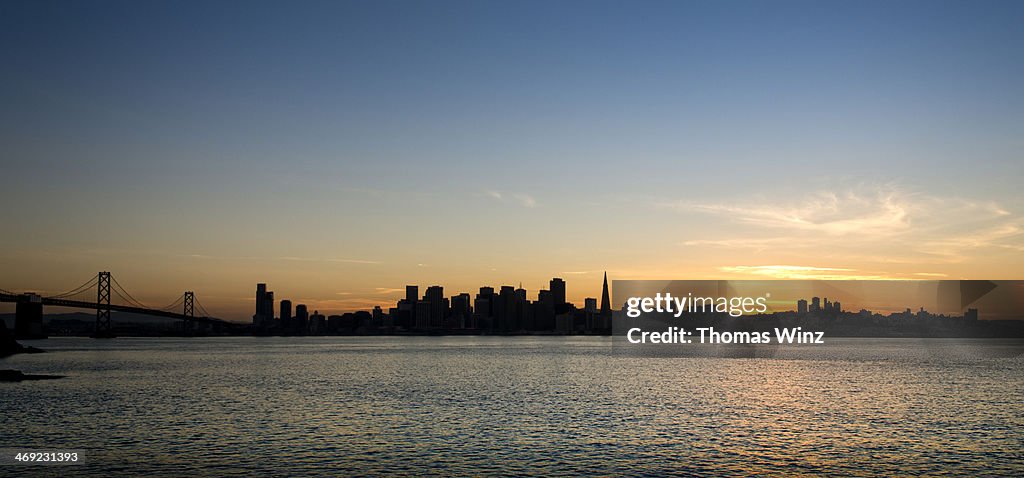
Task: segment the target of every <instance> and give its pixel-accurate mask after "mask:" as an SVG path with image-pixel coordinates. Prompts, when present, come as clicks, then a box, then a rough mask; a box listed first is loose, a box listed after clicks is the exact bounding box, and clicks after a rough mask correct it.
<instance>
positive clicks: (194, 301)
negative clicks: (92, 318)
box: [0, 271, 233, 337]
mask: <svg viewBox="0 0 1024 478" xmlns="http://www.w3.org/2000/svg"><path fill="white" fill-rule="evenodd" d="M0 302H14V303H16V304H18V306H17V312H16V319H15V329H16V330H17V329H18V328H19V324H23V325H22V327H28V326H29V325H30V324H32V323H34V322H37V321H38V323H39V326H40V327H41V325H42V307H43V306H57V307H72V308H77V309H95V310H96V329H95V332H94V337H113V329H112V322H111V320H110V313H111V312H132V313H136V314H144V315H150V316H155V317H166V318H171V319H179V320H182V321H183V326H184V327H183V328H184V330H185V331H192V330H194V329H195V326H196V324H210V325H216V326H229V325H233V324H231V323H230V322H227V321H224V320H222V319H218V318H215V317H212V316H211V314H210V313H209V312H207V310H206V308H205V307H203V304H202V303H200V302H199V299H198V298H197V297H196V295H195V292H193V291H185V292H184V293H183V294H181V295H179V296H178V297H177V298H176V299H175V300H174V301H173V302H171V303H170V304H168V305H166V306H163V307H152V306H149V305H146V304H144V303H142V302H140V301H139V300H137V299H135V297H133V296H132V295H131V294H129V293H128V291H127V290H125V288H124V287H123V286H122V285H121V284H120V283H118V282H117V278H115V277H114V275H113V274H111V273H110V272H106V271H104V272H100V273H98V274H96V275H95V276H93V277H92V278H90V279H89V280H88V281H86V282H85V283H83V284H82V285H80V286H78V287H75V288H74V289H71V290H69V291H67V292H63V293H60V294H54V295H41V294H36V293H34V292H12V291H9V290H4V289H0ZM197 312H198V313H199V315H197V314H196V313H197ZM19 332H20V331H19Z"/></svg>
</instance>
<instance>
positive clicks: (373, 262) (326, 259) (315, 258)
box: [276, 256, 381, 264]
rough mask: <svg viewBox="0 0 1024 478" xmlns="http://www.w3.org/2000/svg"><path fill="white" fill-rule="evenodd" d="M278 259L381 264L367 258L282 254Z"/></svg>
mask: <svg viewBox="0 0 1024 478" xmlns="http://www.w3.org/2000/svg"><path fill="white" fill-rule="evenodd" d="M276 259H277V260H280V261H297V262H335V263H340V264H381V262H380V261H371V260H368V259H330V258H317V257H295V256H284V257H277V258H276Z"/></svg>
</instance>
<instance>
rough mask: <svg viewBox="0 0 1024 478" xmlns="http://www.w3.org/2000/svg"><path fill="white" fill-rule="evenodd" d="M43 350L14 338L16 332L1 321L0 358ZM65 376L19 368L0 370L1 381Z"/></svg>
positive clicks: (47, 378) (36, 352)
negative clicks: (28, 345) (23, 370)
mask: <svg viewBox="0 0 1024 478" xmlns="http://www.w3.org/2000/svg"><path fill="white" fill-rule="evenodd" d="M42 352H43V351H42V350H40V349H37V348H35V347H27V346H24V345H21V344H19V343H18V342H17V341H16V340H14V334H13V333H11V331H10V330H7V327H6V326H4V325H3V323H2V322H0V358H4V357H10V356H11V355H14V354H38V353H42ZM54 378H63V376H62V375H33V374H25V373H22V372H20V371H18V370H0V382H21V381H24V380H49V379H54Z"/></svg>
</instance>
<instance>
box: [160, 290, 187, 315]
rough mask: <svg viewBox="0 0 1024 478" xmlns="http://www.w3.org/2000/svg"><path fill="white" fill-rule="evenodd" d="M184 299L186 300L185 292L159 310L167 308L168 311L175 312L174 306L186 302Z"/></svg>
mask: <svg viewBox="0 0 1024 478" xmlns="http://www.w3.org/2000/svg"><path fill="white" fill-rule="evenodd" d="M184 301H185V294H181V295H180V296H178V298H177V299H174V302H171V304H170V305H165V306H164V307H162V308H160V309H159V310H165V311H167V312H174V308H175V307H177V306H179V305H181V303H182V302H184Z"/></svg>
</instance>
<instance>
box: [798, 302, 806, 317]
mask: <svg viewBox="0 0 1024 478" xmlns="http://www.w3.org/2000/svg"><path fill="white" fill-rule="evenodd" d="M796 311H797V313H799V314H806V313H807V301H806V300H804V299H800V300H798V301H796Z"/></svg>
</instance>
